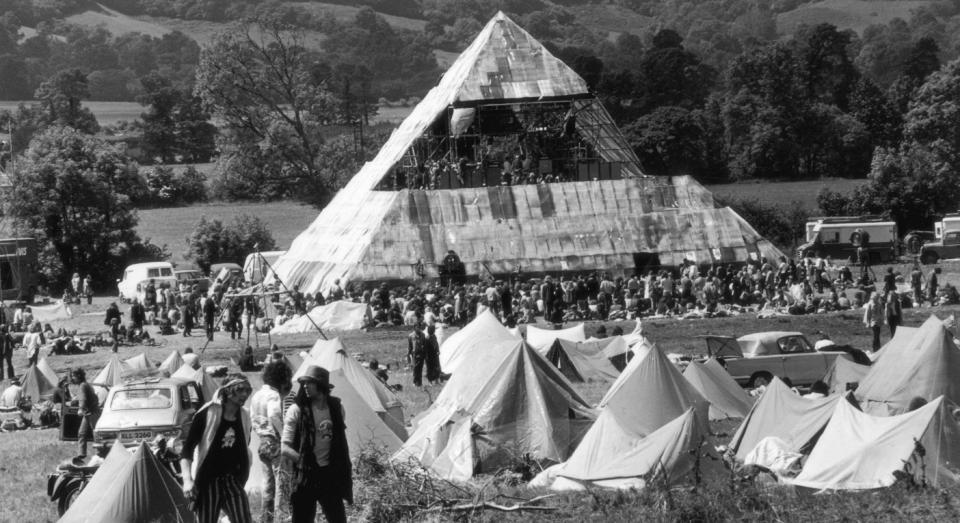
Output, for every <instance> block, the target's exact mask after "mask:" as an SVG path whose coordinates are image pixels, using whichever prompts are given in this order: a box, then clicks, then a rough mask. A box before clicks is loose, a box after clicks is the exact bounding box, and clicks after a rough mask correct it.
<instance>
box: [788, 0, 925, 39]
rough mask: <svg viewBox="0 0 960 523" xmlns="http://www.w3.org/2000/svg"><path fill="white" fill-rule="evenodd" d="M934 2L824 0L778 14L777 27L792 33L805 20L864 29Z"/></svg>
mask: <svg viewBox="0 0 960 523" xmlns="http://www.w3.org/2000/svg"><path fill="white" fill-rule="evenodd" d="M932 3H933V2H931V1H928V0H890V1H872V2H871V1H867V0H824V1H822V2H816V3H813V4H806V5H803V6H801V7H798V8H797V9H794V10H793V11H790V12H787V13H782V14H780V15H779V16H777V31H778V32H779V33H780V34H782V35H789V34H793V33H794V32H795V31H796V29H797V27H798V26H799V25H801V24H807V25H815V24H819V23H824V22H826V23H830V24H833V25H835V26H837V27H838V28H840V29H853V30H854V31H856V32H857V33H862V32H863V30H864V29H866V28H867V27H868V26H870V25H873V24H886V23H887V22H889V21H891V20H893V19H894V18H902V19H904V20H909V19H910V12H911V11H912V10H914V9H916V8H918V7H923V6H926V5H930V4H932Z"/></svg>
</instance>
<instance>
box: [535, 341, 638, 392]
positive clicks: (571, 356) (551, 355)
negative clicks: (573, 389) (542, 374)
mask: <svg viewBox="0 0 960 523" xmlns="http://www.w3.org/2000/svg"><path fill="white" fill-rule="evenodd" d="M544 357H545V358H546V359H547V361H549V362H550V363H553V364H554V365H555V366H556V367H557V368H558V369H560V372H561V373H563V375H564V376H566V378H567V379H568V380H570V381H571V382H580V383H582V382H585V381H605V380H610V381H613V380H616V379H617V376H619V375H620V371H618V370H617V368H616V367H614V365H613V363H611V362H610V359H609V358H608V357H607V356H606V354H604V351H603V348H602V346H601V344H599V343H596V342H581V343H577V342H574V341H568V340H564V339H560V338H557V339H555V340H554V341H553V343H552V344H551V345H550V348H549V350H547V351H546V353H545V354H544Z"/></svg>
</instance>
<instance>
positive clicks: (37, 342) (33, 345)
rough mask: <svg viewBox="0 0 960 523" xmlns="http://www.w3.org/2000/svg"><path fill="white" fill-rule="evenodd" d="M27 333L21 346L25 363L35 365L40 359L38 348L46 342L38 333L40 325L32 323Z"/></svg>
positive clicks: (35, 399) (40, 333)
mask: <svg viewBox="0 0 960 523" xmlns="http://www.w3.org/2000/svg"><path fill="white" fill-rule="evenodd" d="M28 331H29V332H27V333H26V334H24V335H23V346H24V348H25V349H26V350H27V361H28V362H29V364H30V365H36V364H37V359H39V357H40V347H42V346H43V345H44V344H45V343H46V340H44V339H43V333H42V332H40V323H39V322H37V323H32V324H31V325H30V328H29V329H28ZM33 400H34V401H38V400H39V398H33Z"/></svg>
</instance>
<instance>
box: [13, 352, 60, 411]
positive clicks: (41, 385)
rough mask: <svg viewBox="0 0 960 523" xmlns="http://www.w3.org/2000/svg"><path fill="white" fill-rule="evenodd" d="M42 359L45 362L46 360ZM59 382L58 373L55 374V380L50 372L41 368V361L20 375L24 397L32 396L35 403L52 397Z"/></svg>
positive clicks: (31, 398) (31, 399)
mask: <svg viewBox="0 0 960 523" xmlns="http://www.w3.org/2000/svg"><path fill="white" fill-rule="evenodd" d="M40 361H41V362H43V361H44V360H40ZM44 363H45V362H44ZM57 383H58V380H57V376H56V374H54V375H53V380H51V379H50V377H49V376H48V373H45V372H44V371H43V369H41V368H40V363H39V362H38V363H37V364H36V365H31V366H30V367H29V368H28V369H27V370H26V372H24V373H23V376H21V377H20V386H21V387H22V388H23V391H22V394H23V397H24V398H30V401H31V402H33V403H38V402H40V401H43V400H48V399H50V398H51V397H52V396H53V393H54V392H56V390H57Z"/></svg>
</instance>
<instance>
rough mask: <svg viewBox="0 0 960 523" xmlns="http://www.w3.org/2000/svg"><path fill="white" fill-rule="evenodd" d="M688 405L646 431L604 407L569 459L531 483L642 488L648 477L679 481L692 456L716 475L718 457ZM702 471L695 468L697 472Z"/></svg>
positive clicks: (575, 487) (554, 487) (577, 487)
mask: <svg viewBox="0 0 960 523" xmlns="http://www.w3.org/2000/svg"><path fill="white" fill-rule="evenodd" d="M709 433H710V431H709V428H708V427H705V426H704V425H703V423H702V422H701V421H700V417H699V416H697V413H696V410H695V409H694V407H690V408H688V409H687V410H686V411H684V413H683V414H681V415H680V416H679V417H677V418H676V419H674V420H672V421H670V422H668V423H667V424H665V425H663V426H662V427H660V428H658V429H657V430H655V431H653V432H652V433H651V434H648V435H646V436H644V435H640V434H637V433H634V432H632V431H631V430H630V429H629V428H626V427H624V426H623V425H621V424H620V423H618V421H617V419H616V417H615V416H614V415H613V413H612V411H609V410H604V411H603V412H601V413H600V416H599V417H598V418H597V421H596V422H595V423H594V424H593V427H591V428H590V431H589V432H588V433H587V435H586V436H584V438H583V441H582V442H580V445H579V446H577V450H575V451H574V452H573V455H572V456H570V459H569V460H567V461H566V462H564V463H562V464H559V465H556V466H553V467H550V468H548V469H546V470H545V471H543V472H541V473H540V474H538V475H537V477H536V478H534V480H533V481H532V482H531V483H530V486H532V487H548V488H550V489H552V490H583V489H585V488H589V487H602V488H618V489H628V488H637V489H639V488H644V487H645V486H646V485H647V484H648V482H658V481H666V482H667V484H668V485H670V486H673V485H677V484H680V483H684V482H686V481H687V480H688V479H689V477H688V476H689V474H690V473H691V472H692V470H693V467H694V466H695V463H696V461H697V456H696V454H697V453H698V452H699V453H701V454H702V455H709V456H710V457H709V458H703V459H701V461H700V462H701V466H702V467H703V469H711V470H710V472H712V473H714V474H716V473H717V472H719V471H720V470H722V469H723V466H722V465H720V460H719V459H718V458H719V456H717V455H716V451H714V450H713V447H711V446H710V445H709V444H705V442H706V441H707V439H706V438H707V436H709ZM704 471H705V470H701V473H703V472H704Z"/></svg>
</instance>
